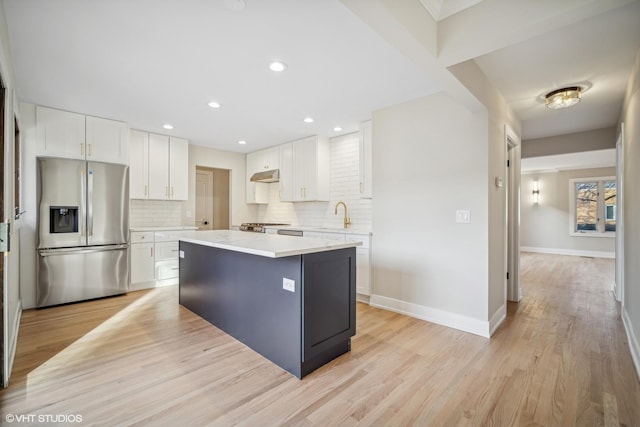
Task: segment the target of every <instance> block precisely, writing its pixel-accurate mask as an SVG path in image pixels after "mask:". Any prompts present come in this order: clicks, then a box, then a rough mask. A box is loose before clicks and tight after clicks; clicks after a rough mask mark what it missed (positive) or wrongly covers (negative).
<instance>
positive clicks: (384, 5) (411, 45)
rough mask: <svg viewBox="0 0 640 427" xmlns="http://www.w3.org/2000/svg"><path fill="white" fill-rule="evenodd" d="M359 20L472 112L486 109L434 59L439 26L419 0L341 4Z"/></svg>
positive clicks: (351, 0) (349, 0) (346, 1)
mask: <svg viewBox="0 0 640 427" xmlns="http://www.w3.org/2000/svg"><path fill="white" fill-rule="evenodd" d="M341 2H342V3H343V4H344V5H345V6H346V7H347V8H349V9H350V10H351V11H352V12H353V13H354V14H355V15H356V16H357V17H358V18H360V19H361V20H362V21H363V22H364V23H366V24H367V25H369V27H371V28H372V29H373V30H374V31H376V32H377V33H378V34H379V35H380V36H381V37H382V38H384V39H385V40H386V41H387V42H389V43H390V44H391V45H392V46H394V47H395V48H396V49H398V50H399V51H400V52H402V53H403V54H404V55H406V56H407V57H408V58H409V59H411V60H412V61H413V62H414V63H416V64H417V65H418V66H419V67H420V68H421V69H422V70H424V72H425V78H428V79H430V80H432V81H435V82H436V84H438V85H439V86H440V87H441V88H442V90H443V91H446V92H447V93H449V94H450V95H451V96H453V97H454V98H456V99H457V100H458V102H460V103H462V104H463V105H465V106H466V107H467V108H468V109H469V110H471V111H481V110H484V109H485V107H484V106H483V105H482V103H481V102H480V101H479V100H478V99H477V98H476V97H475V96H473V94H472V93H471V92H470V91H469V90H468V89H467V88H466V87H465V86H464V85H463V84H462V83H461V82H460V81H458V79H456V78H455V76H454V75H453V74H451V72H450V71H449V70H447V68H446V66H444V65H443V64H442V62H441V61H439V60H438V58H437V46H438V24H437V22H436V21H435V19H434V18H433V17H432V16H431V15H430V14H429V12H428V11H427V9H426V8H425V7H424V6H423V5H422V3H421V2H420V0H341Z"/></svg>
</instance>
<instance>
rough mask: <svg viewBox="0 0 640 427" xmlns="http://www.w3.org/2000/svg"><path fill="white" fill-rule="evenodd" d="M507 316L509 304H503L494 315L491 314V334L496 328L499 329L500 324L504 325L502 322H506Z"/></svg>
mask: <svg viewBox="0 0 640 427" xmlns="http://www.w3.org/2000/svg"><path fill="white" fill-rule="evenodd" d="M506 318H507V305H506V304H503V305H502V307H500V308H499V309H498V310H497V311H496V312H495V313H494V315H493V316H491V319H489V335H493V333H494V332H495V331H496V329H498V326H500V325H502V322H504V319H506Z"/></svg>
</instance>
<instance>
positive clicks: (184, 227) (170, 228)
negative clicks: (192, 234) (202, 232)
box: [129, 225, 198, 231]
mask: <svg viewBox="0 0 640 427" xmlns="http://www.w3.org/2000/svg"><path fill="white" fill-rule="evenodd" d="M197 229H198V227H194V226H188V225H174V226H164V227H160V226H159V227H129V231H183V230H197Z"/></svg>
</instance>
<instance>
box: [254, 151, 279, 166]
mask: <svg viewBox="0 0 640 427" xmlns="http://www.w3.org/2000/svg"><path fill="white" fill-rule="evenodd" d="M255 154H256V155H257V156H256V167H257V169H256V170H255V171H254V172H260V171H268V170H273V169H278V168H279V167H280V166H279V165H280V149H279V148H278V147H272V148H267V149H266V150H260V151H256V153H255Z"/></svg>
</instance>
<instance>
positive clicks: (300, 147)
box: [293, 138, 313, 202]
mask: <svg viewBox="0 0 640 427" xmlns="http://www.w3.org/2000/svg"><path fill="white" fill-rule="evenodd" d="M310 143H313V141H309V138H306V139H302V140H300V141H296V142H294V143H293V201H294V202H301V201H305V200H307V198H306V194H307V189H306V177H307V175H308V171H307V170H306V168H307V163H308V160H307V151H308V148H307V147H308V146H309V144H310Z"/></svg>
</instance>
